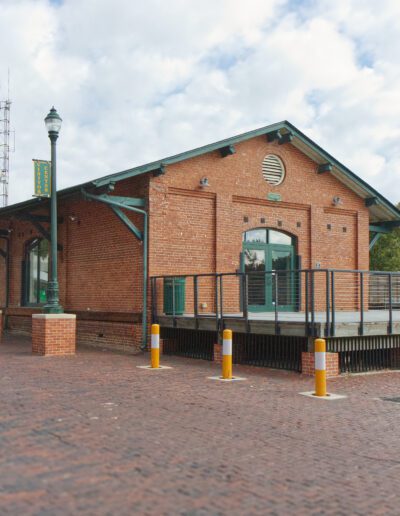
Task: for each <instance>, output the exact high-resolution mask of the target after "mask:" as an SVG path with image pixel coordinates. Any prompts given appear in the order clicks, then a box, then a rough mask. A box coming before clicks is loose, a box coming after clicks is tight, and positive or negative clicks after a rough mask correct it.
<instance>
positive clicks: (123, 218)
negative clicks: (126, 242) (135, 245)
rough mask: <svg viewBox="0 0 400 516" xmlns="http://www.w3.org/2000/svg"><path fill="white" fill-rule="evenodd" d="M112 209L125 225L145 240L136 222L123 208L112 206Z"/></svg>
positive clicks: (137, 236) (136, 235)
mask: <svg viewBox="0 0 400 516" xmlns="http://www.w3.org/2000/svg"><path fill="white" fill-rule="evenodd" d="M110 208H111V209H112V211H113V212H114V213H115V215H117V217H118V218H119V219H120V220H121V221H122V222H123V223H124V224H125V226H126V227H127V228H128V229H129V230H130V231H131V232H132V233H133V234H134V235H135V237H136V238H137V239H138V240H139V241H140V242H143V234H142V232H141V231H139V230H138V228H137V227H136V226H135V224H134V223H133V222H132V221H131V220H130V219H129V218H128V217H127V216H126V215H125V213H124V212H123V211H122V210H121V208H117V207H116V206H110Z"/></svg>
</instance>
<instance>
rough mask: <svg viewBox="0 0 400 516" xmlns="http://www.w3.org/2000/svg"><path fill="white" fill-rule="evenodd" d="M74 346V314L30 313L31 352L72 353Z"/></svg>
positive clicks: (41, 353)
mask: <svg viewBox="0 0 400 516" xmlns="http://www.w3.org/2000/svg"><path fill="white" fill-rule="evenodd" d="M75 348H76V315H75V314H34V315H32V353H34V354H36V355H45V356H48V355H73V354H74V353H75Z"/></svg>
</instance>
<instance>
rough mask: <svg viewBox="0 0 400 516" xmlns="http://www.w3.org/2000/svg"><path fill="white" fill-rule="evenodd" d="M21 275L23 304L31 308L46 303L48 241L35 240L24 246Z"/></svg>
mask: <svg viewBox="0 0 400 516" xmlns="http://www.w3.org/2000/svg"><path fill="white" fill-rule="evenodd" d="M23 274H24V281H23V290H24V292H23V304H24V305H28V306H31V305H42V304H44V303H46V301H47V297H46V291H47V283H48V281H49V241H48V240H45V239H41V238H35V239H33V240H31V241H29V242H28V243H27V244H26V245H25V257H24V263H23Z"/></svg>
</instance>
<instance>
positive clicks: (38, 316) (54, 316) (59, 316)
mask: <svg viewBox="0 0 400 516" xmlns="http://www.w3.org/2000/svg"><path fill="white" fill-rule="evenodd" d="M32 318H33V319H76V315H75V314H32Z"/></svg>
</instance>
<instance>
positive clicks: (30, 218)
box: [23, 212, 63, 251]
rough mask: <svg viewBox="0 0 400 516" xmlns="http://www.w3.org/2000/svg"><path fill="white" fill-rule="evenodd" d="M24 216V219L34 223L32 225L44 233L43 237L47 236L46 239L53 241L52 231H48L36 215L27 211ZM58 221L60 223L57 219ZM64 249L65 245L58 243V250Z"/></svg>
mask: <svg viewBox="0 0 400 516" xmlns="http://www.w3.org/2000/svg"><path fill="white" fill-rule="evenodd" d="M23 217H24V220H28V221H29V222H30V223H31V224H32V226H34V227H35V228H36V229H37V230H38V232H39V233H40V234H41V235H42V237H43V238H45V239H46V240H48V241H49V242H51V235H50V233H49V232H48V231H47V229H45V228H44V227H43V226H42V224H41V223H40V222H39V221H38V220H37V218H36V216H35V215H32V214H31V213H26V212H25V213H24V214H23ZM57 223H58V221H57ZM62 250H63V246H62V245H61V244H59V243H57V251H62Z"/></svg>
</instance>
